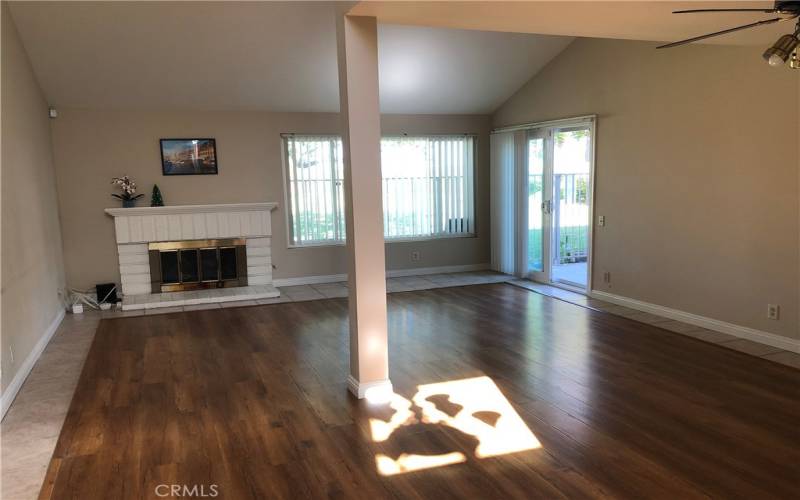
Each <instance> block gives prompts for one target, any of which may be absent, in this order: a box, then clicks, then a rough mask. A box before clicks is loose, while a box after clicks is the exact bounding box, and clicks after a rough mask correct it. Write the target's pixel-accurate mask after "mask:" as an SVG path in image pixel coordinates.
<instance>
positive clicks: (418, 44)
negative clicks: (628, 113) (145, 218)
mask: <svg viewBox="0 0 800 500" xmlns="http://www.w3.org/2000/svg"><path fill="white" fill-rule="evenodd" d="M335 8H336V5H335V4H333V3H311V2H295V3H284V2H264V3H260V2H243V3H230V2H225V3H222V2H169V3H166V2H136V3H134V2H102V3H90V2H24V3H23V2H12V3H11V11H12V15H13V17H14V20H15V22H16V25H17V28H18V30H19V32H20V36H21V38H22V40H23V43H24V45H25V47H26V49H27V51H28V55H29V57H30V59H31V62H32V65H33V67H34V71H35V72H36V74H37V77H38V78H39V82H40V84H41V85H42V88H43V90H44V92H45V95H46V96H47V98H48V100H49V101H50V102H51V103H52V104H54V105H56V106H60V107H80V108H101V109H248V110H249V109H253V110H270V111H298V112H299V111H337V110H338V107H339V103H338V99H339V97H338V84H337V80H338V77H337V69H336V64H337V62H336V34H335V23H334V9H335ZM571 40H572V39H571V38H567V37H554V36H540V35H527V34H513V33H498V32H494V33H492V32H478V31H463V30H454V29H431V28H425V27H413V26H393V25H381V26H380V31H379V50H380V53H379V57H380V73H381V74H380V85H381V108H382V110H383V111H384V112H387V113H488V112H491V111H493V110H494V109H496V108H497V107H498V106H499V105H500V104H502V102H503V101H505V99H507V98H508V97H509V96H510V95H511V94H513V92H515V91H516V90H517V89H518V88H519V87H520V86H522V85H523V84H524V83H525V82H526V81H527V80H528V79H529V78H530V77H532V76H533V75H534V74H535V73H536V72H537V71H538V70H539V69H540V68H541V67H542V66H544V65H545V64H546V63H547V62H548V61H550V60H551V59H552V58H553V57H555V56H556V55H557V54H558V53H559V52H560V51H561V50H563V49H564V47H566V45H567V44H568V43H569V42H570V41H571Z"/></svg>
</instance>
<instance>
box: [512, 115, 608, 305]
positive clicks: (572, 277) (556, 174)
mask: <svg viewBox="0 0 800 500" xmlns="http://www.w3.org/2000/svg"><path fill="white" fill-rule="evenodd" d="M592 135H593V127H592V125H591V124H586V123H583V124H575V125H562V126H558V127H548V128H541V129H534V130H532V131H530V132H529V133H528V140H527V148H526V156H527V159H526V167H527V176H526V177H527V185H528V196H527V197H526V202H527V210H526V215H527V220H526V221H525V225H526V228H525V230H526V234H527V238H526V247H527V248H526V255H527V265H528V276H529V277H530V278H531V279H533V280H535V281H539V282H543V283H553V284H558V285H566V286H569V287H574V288H579V289H583V290H586V289H587V287H588V284H589V265H588V264H589V261H590V252H591V243H590V223H591V208H590V207H591V193H592V186H591V182H592V168H593V165H592V163H593V147H592V139H593V137H592Z"/></svg>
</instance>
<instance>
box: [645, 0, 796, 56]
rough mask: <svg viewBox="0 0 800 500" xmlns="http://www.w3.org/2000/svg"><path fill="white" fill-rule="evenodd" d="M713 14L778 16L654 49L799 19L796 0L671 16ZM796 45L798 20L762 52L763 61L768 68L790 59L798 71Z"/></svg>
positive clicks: (690, 11) (699, 10)
mask: <svg viewBox="0 0 800 500" xmlns="http://www.w3.org/2000/svg"><path fill="white" fill-rule="evenodd" d="M714 12H760V13H762V14H778V16H776V17H772V18H770V19H764V20H762V21H756V22H754V23H750V24H745V25H742V26H736V27H735V28H728V29H726V30H722V31H716V32H714V33H708V34H706V35H700V36H695V37H692V38H687V39H686V40H681V41H678V42H672V43H668V44H665V45H661V46H659V47H656V48H657V49H668V48H670V47H677V46H678V45H685V44H687V43H692V42H696V41H698V40H705V39H706V38H711V37H714V36H720V35H726V34H728V33H733V32H734V31H740V30H746V29H750V28H756V27H759V26H765V25H767V24H774V23H780V22H785V21H794V20H795V19H798V18H800V1H798V0H788V1H776V2H775V5H774V6H773V8H771V9H689V10H676V11H674V12H673V14H695V13H714ZM798 45H800V20H798V22H797V24H796V25H795V29H794V32H793V33H792V34H791V35H789V34H787V35H783V36H782V37H780V38H778V40H777V41H776V42H775V43H774V44H772V46H771V47H770V48H768V49H767V50H766V51H764V55H763V57H764V60H766V61H767V62H768V63H769V65H770V66H780V65H782V64H783V63H785V62H786V61H787V60H789V59H790V58H791V60H790V62H789V66H790V67H792V68H795V69H800V60H799V59H798V55H797V47H798Z"/></svg>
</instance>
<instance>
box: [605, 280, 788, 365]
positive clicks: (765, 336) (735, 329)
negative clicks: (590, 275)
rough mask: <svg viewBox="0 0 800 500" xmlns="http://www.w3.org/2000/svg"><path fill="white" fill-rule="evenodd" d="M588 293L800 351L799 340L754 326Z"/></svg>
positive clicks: (608, 294)
mask: <svg viewBox="0 0 800 500" xmlns="http://www.w3.org/2000/svg"><path fill="white" fill-rule="evenodd" d="M589 295H590V296H591V297H593V298H595V299H598V300H604V301H606V302H611V303H613V304H617V305H620V306H624V307H629V308H631V309H636V310H637V311H643V312H647V313H650V314H655V315H657V316H663V317H664V318H670V319H674V320H676V321H682V322H684V323H689V324H690V325H695V326H699V327H702V328H707V329H709V330H714V331H716V332H722V333H727V334H728V335H733V336H734V337H739V338H742V339H747V340H751V341H753V342H758V343H760V344H766V345H768V346H772V347H777V348H778V349H784V350H786V351H791V352H796V353H800V340H798V339H790V338H787V337H782V336H780V335H775V334H774V333H769V332H764V331H761V330H756V329H755V328H749V327H746V326H740V325H735V324H733V323H728V322H726V321H720V320H718V319H713V318H708V317H705V316H700V315H698V314H692V313H688V312H685V311H680V310H678V309H671V308H669V307H664V306H659V305H657V304H651V303H649V302H643V301H641V300H636V299H630V298H628V297H623V296H621V295H614V294H613V293H608V292H602V291H599V290H592V292H591V293H590V294H589Z"/></svg>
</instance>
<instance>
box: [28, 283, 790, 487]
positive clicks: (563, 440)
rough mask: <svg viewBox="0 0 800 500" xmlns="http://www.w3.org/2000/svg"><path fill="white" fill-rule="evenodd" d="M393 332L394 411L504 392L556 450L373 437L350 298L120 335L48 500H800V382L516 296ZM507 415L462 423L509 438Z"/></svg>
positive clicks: (99, 369) (491, 292)
mask: <svg viewBox="0 0 800 500" xmlns="http://www.w3.org/2000/svg"><path fill="white" fill-rule="evenodd" d="M389 314H390V358H391V361H390V363H391V366H390V369H391V379H392V382H393V383H394V386H395V392H396V393H397V394H398V395H399V396H402V397H403V398H405V400H411V399H412V398H413V397H414V396H415V394H416V393H417V386H419V385H427V384H432V383H440V382H453V381H460V380H464V379H472V378H476V377H484V376H485V377H488V378H489V379H491V381H493V382H494V384H496V386H497V388H499V391H500V392H501V393H502V395H503V396H504V397H505V399H506V400H507V401H508V402H510V404H511V406H513V410H512V411H511V412H510V413H513V412H514V411H515V412H516V414H518V415H519V417H520V418H521V420H522V421H523V422H524V424H525V425H524V426H527V428H528V429H529V431H530V432H531V433H532V434H533V435H534V436H535V439H536V440H538V442H539V443H540V444H541V446H540V447H538V448H534V449H528V450H526V451H520V452H516V453H508V454H500V455H496V456H489V457H486V458H477V456H476V446H477V445H478V442H479V441H480V443H481V446H483V441H482V440H479V439H476V437H475V436H474V435H472V434H471V433H470V432H462V431H460V430H456V429H454V428H453V427H452V426H447V425H442V423H441V422H439V423H436V422H424V420H425V414H424V413H423V412H421V410H420V408H419V407H415V408H413V409H412V410H411V411H413V413H414V415H415V417H416V419H417V421H416V423H413V424H410V423H409V425H403V426H400V427H398V428H397V429H396V430H395V431H394V432H393V433H391V435H390V437H389V438H388V439H385V440H382V438H376V434H375V432H376V426H377V427H381V428H384V427H386V426H390V425H391V424H390V422H392V421H391V420H390V418H391V417H392V415H393V414H395V410H393V409H392V408H390V406H389V405H388V404H370V403H367V402H365V401H357V400H355V399H353V398H352V397H351V396H349V395H348V393H347V389H346V384H345V380H346V377H347V375H348V345H349V344H348V333H347V302H346V299H332V300H321V301H313V302H299V303H286V304H278V305H270V306H257V307H247V308H238V309H218V310H207V311H195V312H184V313H175V314H167V315H160V316H143V317H138V318H125V319H113V320H104V321H102V323H101V325H100V327H99V330H98V332H97V335H96V338H95V340H94V344H93V345H92V348H91V351H90V352H89V355H88V358H87V361H86V365H85V367H84V370H83V373H82V375H81V378H80V381H79V384H78V388H77V391H76V393H75V396H74V399H73V401H72V404H71V407H70V410H69V414H68V416H67V418H66V422H65V424H64V427H63V430H62V432H61V436H60V438H59V441H58V445H57V447H56V451H55V454H54V456H53V459H52V461H51V464H50V468H49V470H48V473H47V478H46V480H45V484H44V486H43V488H42V492H41V498H53V499H72V498H74V499H91V498H103V499H123V498H132V499H133V498H136V499H138V498H162V497H159V496H158V493H164V492H168V490H164V489H163V488H162V489H161V490H159V491H158V492H157V490H156V487H157V486H158V485H162V484H163V485H173V484H174V485H187V486H188V487H190V488H191V487H193V486H194V487H196V488H198V489H195V490H194V493H195V494H197V495H199V494H200V493H205V494H206V495H210V494H211V493H214V492H216V493H217V494H218V496H217V498H228V499H240V498H241V499H249V498H258V499H272V498H292V499H294V498H329V497H330V498H370V499H377V498H393V497H394V498H434V499H437V500H438V499H444V498H462V499H477V498H548V499H551V498H602V497H614V498H669V499H687V498H699V497H714V498H747V499H756V498H797V495H798V491H799V489H800V447H798V443H800V425H799V424H800V371H798V370H794V369H791V368H788V367H785V366H782V365H778V364H775V363H771V362H768V361H765V360H762V359H759V358H756V357H751V356H748V355H745V354H741V353H738V352H735V351H732V350H728V349H724V348H720V347H716V346H714V345H711V344H706V343H704V342H701V341H698V340H695V339H692V338H688V337H684V336H681V335H678V334H673V333H671V332H667V331H665V330H660V329H658V328H656V327H653V326H648V325H645V324H641V323H637V322H634V321H630V320H627V319H624V318H620V317H617V316H612V315H609V314H605V313H600V312H596V311H591V310H588V309H584V308H581V307H578V306H574V305H571V304H567V303H565V302H561V301H559V300H555V299H552V298H549V297H544V296H542V295H538V294H536V293H531V292H529V291H526V290H523V289H520V288H516V287H513V286H509V285H503V284H498V285H480V286H468V287H460V288H447V289H438V290H431V291H420V292H408V293H396V294H392V295H390V296H389ZM467 392H469V391H467ZM473 395H474V397H476V398H478V399H479V400H480V399H481V398H482V396H481V393H480V392H479V391H475V393H474V394H473ZM462 396H464V395H463V394H462ZM466 396H467V397H469V396H470V394H467V395H466ZM398 400H399V401H403V399H401V398H400V399H398ZM426 401H428V402H431V403H432V404H435V407H436V409H437V410H440V411H441V412H442V414H446V415H447V416H449V417H453V416H456V415H459V411H460V410H462V409H464V408H466V407H467V406H468V405H465V404H464V401H463V399H458V397H455V396H454V397H452V398H451V399H448V397H447V396H446V395H445V396H434V397H431V398H428V399H427V400H426ZM478 402H479V403H480V401H478ZM466 409H468V410H469V409H470V408H466ZM510 413H509V414H508V415H506V414H503V412H502V411H500V410H498V411H496V412H494V411H481V412H474V413H472V414H471V415H472V416H474V419H472V420H469V419H470V418H472V417H471V416H469V415H467V416H466V417H465V418H466V419H467V420H469V422H476V420H475V419H480V420H481V421H482V422H483V423H477V424H475V425H477V426H479V427H480V426H482V425H487V426H490V427H491V426H496V427H497V428H499V427H500V425H499V421H500V420H502V419H506V420H502V421H503V422H504V423H508V422H511V421H512V420H513V419H514V418H515V417H514V415H511V414H510ZM501 414H502V416H501ZM460 415H462V416H463V415H465V414H464V412H462V413H461V414H460ZM428 417H430V414H428ZM409 422H410V421H409ZM407 423H408V422H407ZM524 426H523V427H524ZM482 428H483V429H489V427H482ZM521 436H522V435H521V434H520V437H519V438H517V437H516V436H514V435H512V436H511V441H510V442H511V443H512V444H520V443H523V444H524V439H522V437H521ZM384 437H386V436H384ZM506 437H508V436H506ZM501 452H502V450H501ZM454 453H455V454H456V455H459V456H461V457H463V461H462V463H456V464H452V465H445V466H439V467H431V468H427V469H423V470H417V471H414V472H406V473H399V474H395V475H381V474H380V473H379V472H378V468H377V465H376V457H377V456H379V455H381V456H386V457H389V458H391V459H392V460H394V459H395V458H399V457H401V456H402V455H403V454H417V455H421V456H443V455H445V454H451V455H448V456H452V454H454ZM212 485H214V488H213V489H212ZM201 487H202V488H203V490H200V489H199V488H201ZM182 493H192V491H191V490H189V491H186V490H182ZM184 497H186V496H184Z"/></svg>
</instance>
